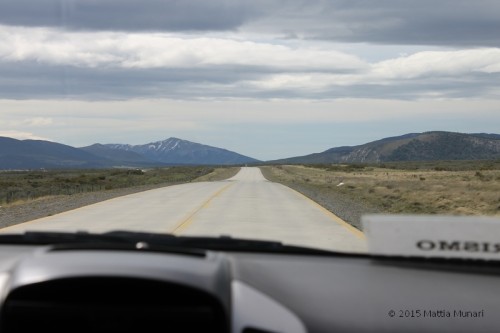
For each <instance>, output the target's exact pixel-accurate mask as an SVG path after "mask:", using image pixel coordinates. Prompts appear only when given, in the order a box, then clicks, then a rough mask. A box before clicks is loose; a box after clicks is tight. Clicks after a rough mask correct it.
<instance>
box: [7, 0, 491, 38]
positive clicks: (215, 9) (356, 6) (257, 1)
mask: <svg viewBox="0 0 500 333" xmlns="http://www.w3.org/2000/svg"><path fill="white" fill-rule="evenodd" d="M0 24H7V25H17V26H38V27H39V26H44V27H64V28H66V29H72V30H108V31H171V32H179V31H189V32H200V31H201V32H203V31H236V30H239V31H250V32H261V33H274V34H278V35H281V36H286V37H288V38H298V39H325V40H335V41H341V42H368V43H382V44H404V45H408V44H419V45H452V46H457V45H459V46H464V45H467V46H490V47H491V46H493V47H499V46H500V35H499V34H498V31H500V3H499V2H498V1H496V0H474V1H470V0H438V1H436V0H419V1H413V0H380V1H365V0H328V1H325V0H253V1H246V0H210V1H206V0H182V1H177V0H144V1H137V0H120V1H116V0H44V1H40V0H3V1H2V2H0Z"/></svg>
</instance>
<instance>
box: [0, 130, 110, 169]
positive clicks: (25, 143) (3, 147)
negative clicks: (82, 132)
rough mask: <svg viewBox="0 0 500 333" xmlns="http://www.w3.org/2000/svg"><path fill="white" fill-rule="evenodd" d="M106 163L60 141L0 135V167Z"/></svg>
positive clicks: (63, 166) (45, 166)
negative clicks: (22, 138) (20, 138)
mask: <svg viewBox="0 0 500 333" xmlns="http://www.w3.org/2000/svg"><path fill="white" fill-rule="evenodd" d="M107 165H108V163H107V162H106V161H103V160H102V158H100V157H98V156H95V155H93V154H90V153H88V152H85V151H82V150H80V149H77V148H73V147H70V146H66V145H63V144H60V143H55V142H49V141H42V140H16V139H12V138H5V137H0V169H39V168H96V167H104V166H107Z"/></svg>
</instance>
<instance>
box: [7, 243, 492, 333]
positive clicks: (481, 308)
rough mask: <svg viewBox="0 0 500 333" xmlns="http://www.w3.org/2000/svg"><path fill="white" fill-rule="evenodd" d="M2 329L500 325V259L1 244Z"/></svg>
mask: <svg viewBox="0 0 500 333" xmlns="http://www.w3.org/2000/svg"><path fill="white" fill-rule="evenodd" d="M0 296H1V303H0V304H1V305H0V307H1V312H0V328H1V332H33V331H35V330H40V331H43V332H132V331H133V332H138V331H139V332H148V331H155V332H157V331H158V332H160V331H161V332H238V333H241V332H245V333H259V332H260V333H262V332H290V333H293V332H297V333H299V332H373V331H376V332H402V331H405V332H422V331H424V332H431V331H441V332H442V331H445V332H446V331H448V332H465V331H475V332H479V331H495V330H497V327H498V323H499V319H498V318H500V317H499V314H500V297H499V296H500V266H499V265H498V264H492V263H491V262H490V263H487V262H477V261H460V260H451V261H450V260H410V259H405V258H382V257H370V256H366V255H334V254H332V255H310V254H309V255H301V254H270V253H248V252H218V251H205V252H201V253H196V252H193V253H161V252H141V251H120V250H102V249H90V250H89V249H86V250H84V249H61V248H54V247H51V246H35V245H29V246H28V245H0Z"/></svg>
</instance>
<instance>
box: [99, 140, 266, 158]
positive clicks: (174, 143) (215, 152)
mask: <svg viewBox="0 0 500 333" xmlns="http://www.w3.org/2000/svg"><path fill="white" fill-rule="evenodd" d="M105 146H106V147H107V148H110V149H114V150H122V151H129V152H134V153H137V154H140V155H142V156H144V157H145V158H147V159H149V160H152V161H157V162H161V163H167V164H206V165H210V164H215V165H229V164H245V163H255V162H259V161H258V160H256V159H253V158H251V157H248V156H244V155H241V154H238V153H235V152H232V151H229V150H226V149H222V148H216V147H212V146H207V145H202V144H199V143H194V142H191V141H187V140H182V139H178V138H169V139H166V140H163V141H157V142H151V143H147V144H144V145H135V146H133V145H129V144H107V145H105Z"/></svg>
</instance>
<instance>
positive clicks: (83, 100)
mask: <svg viewBox="0 0 500 333" xmlns="http://www.w3.org/2000/svg"><path fill="white" fill-rule="evenodd" d="M499 31H500V2H499V1H498V0H474V1H472V0H467V1H465V0H433V1H430V0H419V1H410V0H380V1H376V0H373V1H367V0H363V1H361V0H307V1H306V0H303V1H302V0H252V1H242V0H210V1H207V0H182V1H180V0H149V1H148V0H134V1H132V0H2V1H1V2H0V74H1V75H0V136H10V137H15V138H22V139H25V138H36V139H39V138H41V139H48V140H52V141H56V142H60V143H65V144H69V145H73V146H85V145H90V144H93V143H96V142H99V143H130V144H142V143H147V142H152V141H158V140H163V139H166V138H168V137H171V136H175V137H179V138H183V139H187V140H191V141H195V142H200V143H204V144H209V145H213V146H218V147H222V148H226V149H230V150H234V151H237V152H239V153H242V154H245V155H249V156H252V157H255V158H259V159H276V158H282V157H290V156H296V155H303V154H308V153H313V152H319V151H323V150H326V149H328V148H331V147H335V146H342V145H356V144H362V143H365V142H368V141H372V140H376V139H380V138H383V137H387V136H394V135H400V134H405V133H409V132H423V131H429V130H447V131H457V132H468V133H474V132H495V133H500V98H499V97H500V33H499Z"/></svg>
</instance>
